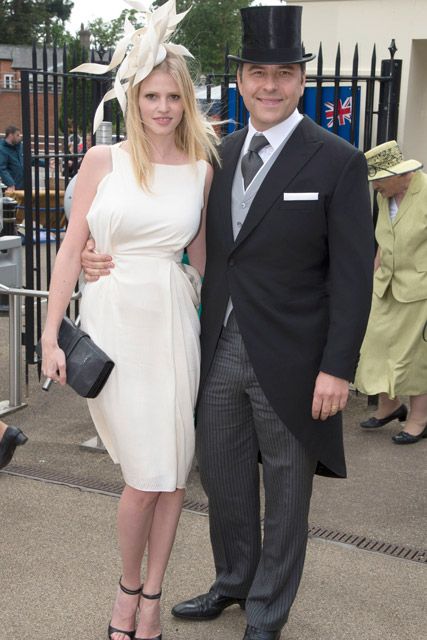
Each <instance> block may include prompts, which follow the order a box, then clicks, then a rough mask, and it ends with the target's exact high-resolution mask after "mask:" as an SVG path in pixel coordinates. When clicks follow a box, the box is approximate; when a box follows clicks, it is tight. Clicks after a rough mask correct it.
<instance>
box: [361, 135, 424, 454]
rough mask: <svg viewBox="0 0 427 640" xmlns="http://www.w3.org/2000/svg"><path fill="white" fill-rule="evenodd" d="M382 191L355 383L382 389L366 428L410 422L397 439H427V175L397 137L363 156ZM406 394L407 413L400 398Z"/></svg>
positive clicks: (363, 387)
mask: <svg viewBox="0 0 427 640" xmlns="http://www.w3.org/2000/svg"><path fill="white" fill-rule="evenodd" d="M365 155H366V159H367V161H368V171H369V179H370V180H372V182H373V187H374V189H375V190H376V191H378V206H379V213H378V222H377V227H376V238H377V241H378V252H377V256H376V260H375V277H374V296H373V301H372V309H371V315H370V318H369V323H368V328H367V331H366V336H365V340H364V342H363V345H362V350H361V357H360V362H359V366H358V369H357V374H356V379H355V385H356V387H357V388H358V389H359V390H360V391H362V392H364V393H366V394H369V395H376V394H379V404H378V409H377V411H376V413H375V414H374V415H373V416H372V417H371V418H369V419H368V420H365V421H364V422H361V426H362V427H363V428H365V429H374V428H377V427H382V426H383V425H385V424H387V423H388V422H391V421H392V420H399V421H400V422H403V421H405V420H406V424H405V430H404V431H400V432H399V433H397V434H396V435H394V436H393V437H392V440H393V442H394V443H395V444H414V443H416V442H418V441H419V440H421V438H425V437H427V426H426V425H427V259H426V255H427V253H426V242H427V175H426V174H425V173H422V172H421V171H419V169H421V167H422V164H421V163H420V162H418V161H417V160H404V159H403V156H402V153H401V151H400V149H399V147H398V145H397V143H396V142H395V141H394V140H393V141H390V142H386V143H384V144H381V145H379V146H377V147H375V148H374V149H371V151H368V152H367V153H366V154H365ZM399 395H405V396H409V397H410V399H409V413H408V411H407V408H406V406H405V405H404V404H402V403H401V401H400V400H399V397H398V396H399Z"/></svg>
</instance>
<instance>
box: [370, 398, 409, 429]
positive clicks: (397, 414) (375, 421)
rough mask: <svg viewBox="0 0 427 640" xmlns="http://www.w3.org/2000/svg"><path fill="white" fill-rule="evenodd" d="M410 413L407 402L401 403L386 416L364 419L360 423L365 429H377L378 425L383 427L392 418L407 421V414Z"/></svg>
mask: <svg viewBox="0 0 427 640" xmlns="http://www.w3.org/2000/svg"><path fill="white" fill-rule="evenodd" d="M407 415H408V408H407V406H406V405H405V404H401V405H400V407H398V408H397V409H396V411H393V413H390V414H389V415H388V416H386V417H385V418H374V416H372V418H368V420H364V421H363V422H361V423H360V426H361V427H363V428H364V429H377V428H378V427H383V426H384V425H385V424H387V423H388V422H391V421H392V420H399V422H405V420H406V416H407Z"/></svg>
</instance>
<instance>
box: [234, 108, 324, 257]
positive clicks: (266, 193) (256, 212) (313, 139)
mask: <svg viewBox="0 0 427 640" xmlns="http://www.w3.org/2000/svg"><path fill="white" fill-rule="evenodd" d="M322 144H323V143H322V142H321V140H319V138H318V137H317V136H316V133H315V131H314V128H312V127H311V122H310V121H309V120H308V119H307V118H304V119H303V120H302V121H301V122H300V124H299V125H298V126H297V128H296V129H295V131H294V132H293V134H292V135H291V137H290V138H289V140H288V141H287V143H286V144H285V146H284V148H283V149H282V151H281V152H280V154H279V156H278V157H277V159H276V160H275V162H274V163H273V165H272V166H271V167H270V170H269V171H268V173H267V175H266V176H265V178H264V180H263V182H262V184H261V186H260V187H259V189H258V193H257V194H256V196H255V198H254V200H253V202H252V205H251V208H250V209H249V213H248V215H247V217H246V220H245V222H244V223H243V226H242V228H241V230H240V233H239V235H238V236H237V238H236V241H235V243H234V247H233V249H236V248H237V247H238V246H239V245H240V244H241V243H242V242H243V241H244V240H245V239H246V238H247V237H248V235H249V234H250V233H252V231H253V230H254V229H255V227H256V226H257V225H258V224H259V223H260V222H261V220H262V219H263V218H264V216H265V215H266V214H267V212H268V211H269V209H270V208H271V207H272V205H273V204H274V202H275V201H276V200H277V198H278V197H280V196H282V194H283V192H284V190H285V189H286V187H287V185H288V184H289V183H290V182H291V181H292V180H293V179H294V178H295V176H296V175H298V173H299V172H300V171H301V170H302V169H303V167H304V166H305V165H306V164H307V162H308V161H309V160H310V158H312V156H313V155H314V154H315V153H317V151H318V150H319V149H320V147H321V146H322ZM239 151H240V149H239ZM230 189H231V183H230Z"/></svg>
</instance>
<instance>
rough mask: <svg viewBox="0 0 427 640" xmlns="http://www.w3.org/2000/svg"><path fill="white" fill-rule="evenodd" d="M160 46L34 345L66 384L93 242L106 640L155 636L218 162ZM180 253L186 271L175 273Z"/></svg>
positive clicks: (87, 172) (59, 263)
mask: <svg viewBox="0 0 427 640" xmlns="http://www.w3.org/2000/svg"><path fill="white" fill-rule="evenodd" d="M164 6H165V5H163V6H162V7H161V9H164ZM149 15H150V16H153V15H154V14H149ZM135 46H137V47H139V46H140V41H139V40H138V41H137V44H136V45H135ZM141 46H142V45H141ZM161 46H162V47H163V48H164V53H165V56H166V57H164V56H161V58H162V61H161V62H160V63H159V64H156V65H155V66H154V68H153V69H152V71H151V72H149V73H148V75H145V76H144V78H143V79H142V81H141V82H139V83H136V84H134V83H132V82H130V81H129V84H128V86H127V110H126V128H127V140H126V141H125V142H122V143H119V144H117V145H114V146H112V147H105V146H95V147H92V148H91V149H89V150H88V152H87V153H86V155H85V157H84V159H83V162H82V166H81V169H80V171H79V174H78V178H77V182H76V187H75V191H74V196H73V203H72V212H71V217H70V223H69V226H68V229H67V234H66V236H65V238H64V241H63V243H62V246H61V249H60V251H59V253H58V255H57V258H56V263H55V269H54V272H53V275H52V281H51V286H50V297H49V307H48V315H47V320H46V326H45V329H44V333H43V336H42V349H43V371H44V373H45V375H47V376H50V377H52V378H54V379H55V380H58V381H59V382H60V383H61V384H64V383H65V380H66V377H65V360H64V354H63V352H62V351H61V350H60V349H59V348H58V345H57V332H58V327H59V325H60V322H61V318H62V317H63V314H64V312H65V310H66V307H67V305H68V301H69V298H70V295H71V293H72V291H73V287H74V285H75V282H76V280H77V277H78V274H79V272H80V253H81V250H82V249H83V247H84V245H85V243H86V240H87V238H88V236H89V234H91V235H92V236H93V238H94V240H95V241H96V246H97V248H98V249H99V250H100V251H102V252H104V253H109V255H111V256H112V258H113V260H114V269H113V270H112V274H111V275H110V277H109V278H104V279H100V280H99V281H98V282H93V283H92V282H91V283H88V284H87V285H86V287H85V289H84V293H83V300H82V306H81V319H82V327H83V328H84V329H85V330H87V331H88V333H89V334H90V335H91V337H92V338H93V340H94V341H95V342H96V343H97V344H98V345H99V346H100V347H101V348H102V349H104V350H105V351H106V352H107V353H108V355H109V356H110V357H111V358H112V359H113V360H114V362H115V365H116V366H115V367H114V369H113V371H112V374H111V376H110V378H109V379H108V382H107V384H106V386H105V387H104V389H103V390H102V392H101V393H100V395H99V396H98V397H97V398H96V399H93V400H90V401H89V408H90V411H91V415H92V417H93V420H94V422H95V425H96V427H97V430H98V433H99V435H100V437H101V439H102V441H103V442H104V444H105V446H106V448H107V450H108V451H109V453H110V455H111V457H112V458H113V460H114V461H115V462H119V463H120V465H121V468H122V472H123V475H124V479H125V489H124V491H123V494H122V496H121V499H120V503H119V509H118V537H119V546H120V553H121V560H122V576H121V579H120V582H119V588H118V591H117V597H116V601H115V604H114V608H113V615H112V619H111V623H110V626H109V629H108V635H109V638H110V639H111V640H133V638H135V640H141V639H156V640H158V639H160V638H161V633H160V608H159V598H160V595H161V587H162V581H163V576H164V573H165V570H166V566H167V562H168V559H169V555H170V552H171V548H172V544H173V540H174V537H175V532H176V527H177V524H178V519H179V516H180V512H181V507H182V502H183V497H184V489H185V483H186V479H187V475H188V473H189V470H190V467H191V462H192V458H193V453H194V426H193V410H194V406H195V401H196V394H197V387H198V380H199V335H198V334H199V319H198V314H197V306H198V295H197V293H198V292H197V289H198V288H199V286H200V275H201V274H203V270H204V262H205V239H204V232H205V223H204V213H205V206H206V202H207V197H208V191H209V187H210V183H211V179H212V173H213V170H212V167H211V165H210V164H209V163H208V162H207V160H209V158H216V151H215V146H214V144H215V138H214V134H213V133H212V128H211V127H210V125H208V123H207V122H206V121H205V120H204V118H203V117H202V116H201V114H200V113H199V111H198V109H197V104H196V98H195V92H194V87H193V84H192V82H191V78H190V76H189V73H188V69H187V66H186V63H185V60H184V58H183V57H182V56H181V55H177V54H176V53H174V51H176V47H175V46H174V47H172V46H171V45H161ZM152 59H154V60H156V52H155V53H154V55H153V56H152ZM125 60H126V59H125ZM138 60H139V62H140V64H142V62H143V60H141V56H139V58H138ZM128 69H129V66H128V67H127V70H128ZM137 72H138V70H136V73H137ZM135 77H137V76H135ZM184 247H187V251H188V256H189V259H190V263H191V265H192V267H190V266H188V267H187V266H184V265H182V263H181V258H182V253H183V249H184ZM194 267H195V268H196V269H197V271H196V270H195V269H194ZM199 274H200V275H199ZM146 546H147V547H148V557H147V571H146V575H145V580H144V585H143V586H141V577H140V572H141V563H142V558H143V555H144V551H145V548H146ZM138 609H139V622H138V624H137V620H136V619H137V613H138ZM135 629H136V631H135Z"/></svg>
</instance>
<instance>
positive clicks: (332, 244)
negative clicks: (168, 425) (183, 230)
mask: <svg viewBox="0 0 427 640" xmlns="http://www.w3.org/2000/svg"><path fill="white" fill-rule="evenodd" d="M246 133H247V129H246V128H245V129H242V130H240V131H237V132H236V133H234V134H232V135H230V136H228V137H226V138H225V139H224V141H223V143H222V150H221V156H222V167H221V168H220V169H217V170H216V171H215V176H214V180H213V184H212V188H211V192H210V196H209V203H208V211H207V232H206V233H207V264H206V271H205V279H204V284H203V287H202V332H201V346H202V369H201V384H200V394H201V393H203V387H204V384H205V382H206V379H207V376H208V375H209V370H210V367H211V364H212V361H213V357H214V353H215V348H216V345H217V342H218V339H219V336H220V333H221V329H222V326H223V321H224V315H225V311H226V307H227V302H228V299H229V297H230V296H231V299H232V302H233V307H234V312H235V316H236V320H237V323H238V325H239V329H240V332H241V335H242V337H243V341H244V344H245V346H246V349H247V352H248V355H249V358H250V361H251V364H252V366H253V368H254V371H255V373H256V376H257V378H258V381H259V383H260V385H261V388H262V389H263V391H264V393H265V395H266V397H267V398H268V400H269V402H270V403H271V406H272V407H273V409H274V410H275V411H276V413H277V414H278V415H279V417H280V418H281V420H282V421H283V422H284V423H285V424H286V426H287V427H288V428H289V429H290V430H291V431H292V432H293V433H294V435H295V436H296V437H297V438H298V439H299V440H300V441H301V442H302V443H303V444H304V445H305V446H307V447H308V448H309V449H310V450H311V451H312V452H314V454H315V455H316V456H317V459H318V461H319V463H318V469H317V472H318V473H322V474H326V475H337V476H345V474H346V469H345V459H344V452H343V442H342V418H341V415H340V414H337V415H336V416H333V417H330V418H329V419H328V420H326V421H324V422H321V421H320V420H313V419H312V417H311V406H312V398H313V390H314V383H315V380H316V376H317V374H318V372H319V371H324V372H326V373H329V374H331V375H334V376H338V377H340V378H345V379H346V380H350V381H351V380H353V377H354V373H355V368H356V365H357V360H358V355H359V348H360V345H361V342H362V339H363V336H364V332H365V328H366V323H367V320H368V316H369V310H370V304H371V294H372V271H373V261H374V239H373V224H372V216H371V206H370V197H369V189H368V182H367V167H366V162H365V158H364V156H363V154H362V153H361V152H360V151H358V150H357V149H355V148H354V147H353V146H351V145H350V144H348V143H347V142H345V141H343V140H342V139H340V138H339V137H338V136H336V135H334V134H332V133H330V132H328V131H326V130H324V129H322V128H321V127H320V126H318V125H317V124H315V123H314V122H313V121H312V120H310V119H309V118H307V117H304V118H303V120H302V121H301V122H300V123H299V125H298V126H297V127H296V129H295V130H294V132H293V133H292V135H291V137H290V138H289V140H288V141H287V143H286V145H285V146H284V148H283V150H282V151H281V153H280V154H279V156H278V158H277V159H276V160H275V161H274V164H273V165H272V166H271V168H270V170H269V172H268V174H267V175H266V177H265V179H264V181H263V183H262V184H261V186H260V188H259V190H258V193H257V194H256V196H255V198H254V200H253V202H252V205H251V208H250V210H249V212H248V215H247V217H246V220H245V222H244V223H243V226H242V228H241V230H240V232H239V234H238V236H237V238H236V240H235V241H234V240H233V233H232V220H231V191H232V183H233V177H234V172H235V169H236V164H237V162H238V159H239V156H240V152H241V148H242V145H243V143H244V140H245V137H246ZM284 194H285V195H284ZM289 194H292V195H289ZM289 198H293V199H289Z"/></svg>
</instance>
